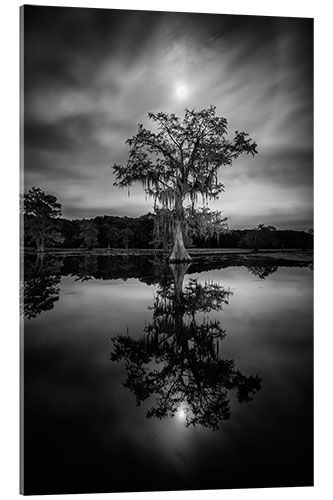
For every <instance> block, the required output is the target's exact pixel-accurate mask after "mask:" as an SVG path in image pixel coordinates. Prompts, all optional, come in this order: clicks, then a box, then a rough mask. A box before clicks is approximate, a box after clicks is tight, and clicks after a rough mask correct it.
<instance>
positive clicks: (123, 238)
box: [119, 227, 134, 249]
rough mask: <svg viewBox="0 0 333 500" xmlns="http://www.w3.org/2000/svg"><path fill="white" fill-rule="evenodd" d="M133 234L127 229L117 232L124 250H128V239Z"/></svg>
mask: <svg viewBox="0 0 333 500" xmlns="http://www.w3.org/2000/svg"><path fill="white" fill-rule="evenodd" d="M133 234H134V233H133V231H132V230H131V229H130V228H128V227H127V228H125V229H121V231H119V240H120V241H121V242H122V244H123V246H124V248H126V249H127V248H128V246H129V242H130V239H131V238H132V237H133Z"/></svg>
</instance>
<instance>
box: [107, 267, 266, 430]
mask: <svg viewBox="0 0 333 500" xmlns="http://www.w3.org/2000/svg"><path fill="white" fill-rule="evenodd" d="M171 267H172V272H173V276H174V284H171V285H169V286H167V285H166V286H161V287H160V288H159V290H158V292H157V295H156V298H155V303H154V305H153V307H152V310H153V319H152V321H151V322H150V323H148V324H147V325H146V327H145V336H144V337H143V338H142V339H139V340H137V339H132V338H131V337H130V336H129V335H127V336H120V335H119V336H117V337H115V338H113V339H112V341H113V346H114V349H113V351H112V353H111V359H112V360H113V361H120V360H125V366H126V371H127V379H126V381H125V383H124V385H125V387H127V388H129V389H130V390H131V391H132V392H133V393H134V394H135V396H136V403H137V404H138V405H140V404H141V403H142V402H143V401H145V400H146V399H147V398H148V397H150V396H155V401H156V402H155V404H154V405H153V406H152V407H151V408H150V409H149V410H148V412H147V417H148V418H150V417H158V418H164V417H168V416H169V417H171V416H175V415H176V414H177V413H179V412H182V414H183V415H184V418H185V420H186V425H187V426H189V425H197V424H198V425H202V426H205V427H210V428H212V429H213V430H216V429H218V425H219V422H220V421H221V420H226V419H228V418H229V417H230V399H229V395H228V391H230V390H233V389H234V390H236V394H237V397H238V400H239V401H240V402H242V401H249V400H250V399H251V395H252V394H254V393H255V392H256V391H258V390H259V389H260V386H261V381H260V379H259V377H258V376H255V377H253V376H250V377H246V376H244V375H243V374H242V373H240V372H239V371H238V370H236V369H235V363H234V361H233V360H225V359H221V358H220V356H219V349H220V341H221V340H222V339H223V338H224V337H225V334H226V333H225V330H224V329H223V328H222V327H221V325H220V322H219V321H218V320H210V319H209V312H210V311H212V310H215V311H217V310H220V309H221V308H222V306H223V304H227V303H228V299H229V296H230V295H231V292H230V290H226V289H225V288H223V287H221V286H220V285H218V284H216V283H207V282H206V283H205V284H202V283H200V282H198V281H197V280H195V279H191V280H189V281H188V283H187V284H185V286H184V285H183V280H184V276H185V273H186V270H187V267H188V264H172V265H171ZM199 317H200V319H199Z"/></svg>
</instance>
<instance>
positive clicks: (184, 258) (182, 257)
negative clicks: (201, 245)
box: [168, 241, 192, 262]
mask: <svg viewBox="0 0 333 500" xmlns="http://www.w3.org/2000/svg"><path fill="white" fill-rule="evenodd" d="M168 260H169V262H190V261H191V260H192V259H191V257H190V255H189V253H188V252H187V250H186V248H185V247H184V244H179V242H178V241H175V244H174V247H173V250H172V252H171V254H170V255H169V259H168Z"/></svg>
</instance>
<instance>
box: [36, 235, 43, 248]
mask: <svg viewBox="0 0 333 500" xmlns="http://www.w3.org/2000/svg"><path fill="white" fill-rule="evenodd" d="M36 246H37V252H45V238H44V237H43V236H38V237H37V238H36Z"/></svg>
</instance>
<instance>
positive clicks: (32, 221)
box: [23, 186, 63, 252]
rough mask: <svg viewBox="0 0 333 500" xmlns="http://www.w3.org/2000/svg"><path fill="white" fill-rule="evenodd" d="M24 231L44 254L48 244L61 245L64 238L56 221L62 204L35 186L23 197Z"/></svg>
mask: <svg viewBox="0 0 333 500" xmlns="http://www.w3.org/2000/svg"><path fill="white" fill-rule="evenodd" d="M23 210H24V231H25V232H26V233H27V234H29V235H30V236H31V237H32V238H33V239H34V240H35V243H36V247H37V252H44V251H45V247H46V243H52V242H53V243H61V242H62V241H63V238H62V236H61V233H60V231H59V230H58V228H57V226H56V222H55V219H57V218H58V217H59V216H60V215H61V204H60V203H58V201H57V198H56V197H55V196H54V195H52V194H46V193H44V191H42V190H41V189H40V188H37V187H35V186H33V187H32V188H31V189H30V190H29V191H28V193H25V194H24V195H23Z"/></svg>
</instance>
